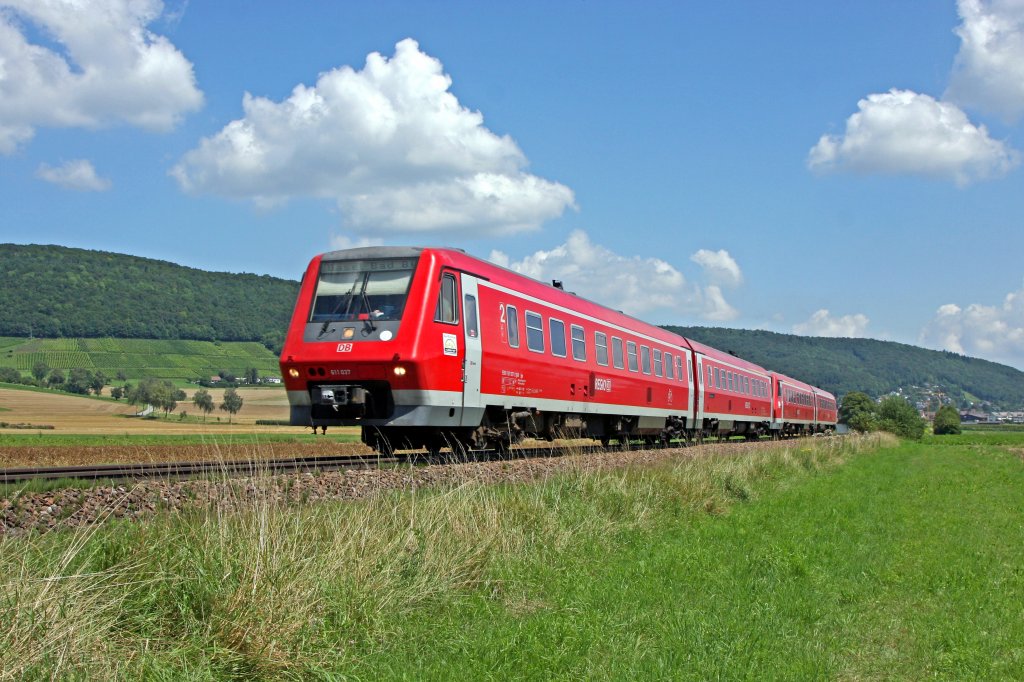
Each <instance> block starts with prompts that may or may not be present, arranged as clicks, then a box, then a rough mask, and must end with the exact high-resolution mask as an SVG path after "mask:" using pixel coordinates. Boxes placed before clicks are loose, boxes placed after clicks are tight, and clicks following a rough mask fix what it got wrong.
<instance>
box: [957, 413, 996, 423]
mask: <svg viewBox="0 0 1024 682" xmlns="http://www.w3.org/2000/svg"><path fill="white" fill-rule="evenodd" d="M960 421H961V422H964V423H965V424H990V423H995V422H998V421H999V420H998V419H997V418H996V417H995V415H991V414H988V413H987V412H976V411H974V410H965V411H963V412H961V413H960Z"/></svg>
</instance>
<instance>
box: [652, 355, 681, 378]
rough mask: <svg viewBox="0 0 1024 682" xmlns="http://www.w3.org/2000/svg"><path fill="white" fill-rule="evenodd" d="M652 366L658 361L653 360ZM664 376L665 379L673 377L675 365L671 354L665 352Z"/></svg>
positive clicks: (674, 376)
mask: <svg viewBox="0 0 1024 682" xmlns="http://www.w3.org/2000/svg"><path fill="white" fill-rule="evenodd" d="M654 366H655V368H657V366H658V363H657V362H655V363H654ZM665 378H666V379H675V378H676V366H675V364H673V360H672V354H671V353H665Z"/></svg>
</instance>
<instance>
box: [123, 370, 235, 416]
mask: <svg viewBox="0 0 1024 682" xmlns="http://www.w3.org/2000/svg"><path fill="white" fill-rule="evenodd" d="M124 395H125V398H126V399H127V400H128V402H129V403H130V404H132V405H152V406H153V407H154V408H155V409H160V410H163V412H164V416H165V417H166V416H167V415H169V414H170V413H171V412H174V410H175V409H177V407H178V403H179V402H181V401H182V400H185V398H186V397H187V396H186V395H185V391H183V390H181V389H180V388H175V387H174V384H172V383H171V382H170V381H168V380H167V379H143V380H142V381H140V382H139V385H138V386H131V385H130V384H129V385H127V386H125V394H124ZM243 402H244V399H243V398H242V396H240V395H238V391H236V390H235V389H234V388H229V389H227V390H225V391H224V397H223V398H222V399H221V403H220V409H222V410H224V411H225V412H227V413H228V422H229V423H230V422H231V419H232V417H234V416H235V415H236V414H238V411H239V410H241V409H242V403H243ZM192 404H193V405H195V406H196V407H197V408H198V409H199V410H200V411H202V413H203V421H206V417H207V416H208V415H209V414H210V413H211V412H213V407H214V400H213V396H212V395H210V392H209V391H207V390H206V389H205V388H201V389H199V390H198V391H196V392H195V394H194V395H193V396H192Z"/></svg>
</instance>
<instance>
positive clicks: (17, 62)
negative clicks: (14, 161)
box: [0, 0, 203, 154]
mask: <svg viewBox="0 0 1024 682" xmlns="http://www.w3.org/2000/svg"><path fill="white" fill-rule="evenodd" d="M162 9H163V5H162V4H161V3H160V2H159V1H158V0H96V1H94V2H75V1H73V0H0V154H10V153H12V152H14V151H15V150H16V149H17V148H18V147H19V146H20V145H22V144H24V143H26V142H28V141H29V140H31V139H32V137H33V135H34V134H35V130H36V128H38V127H41V126H48V127H58V128H68V127H84V128H98V127H102V126H107V125H113V124H117V123H128V124H131V125H135V126H139V127H141V128H144V129H147V130H154V131H166V130H169V129H170V128H172V127H173V126H174V125H175V124H176V123H177V122H178V120H179V119H180V118H181V117H182V115H184V114H185V113H188V112H190V111H194V110H196V109H198V108H199V107H200V106H202V103H203V95H202V93H201V92H200V91H199V89H198V88H197V87H196V83H195V76H194V74H193V72H192V64H191V63H190V62H189V61H188V60H187V59H185V57H184V56H183V55H182V54H181V52H179V51H178V49H177V48H175V47H174V45H172V44H171V43H170V42H169V41H168V40H167V39H166V38H165V37H163V36H159V35H156V34H154V33H153V32H151V31H149V30H148V29H147V28H146V26H147V25H149V24H150V23H152V22H153V21H154V20H156V19H157V18H158V17H159V16H160V13H161V11H162ZM33 31H35V32H38V33H41V34H42V35H45V36H46V37H47V38H49V39H51V40H52V42H53V44H54V46H49V45H42V44H38V43H32V42H30V41H29V38H28V36H29V35H32V34H33V33H32V32H33ZM57 46H59V47H57Z"/></svg>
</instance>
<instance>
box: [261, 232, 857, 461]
mask: <svg viewBox="0 0 1024 682" xmlns="http://www.w3.org/2000/svg"><path fill="white" fill-rule="evenodd" d="M281 373H282V375H283V376H284V383H285V386H286V387H287V389H288V398H289V402H290V405H291V423H292V424H294V425H303V426H312V427H313V428H314V430H315V429H316V428H317V427H321V428H323V429H324V430H325V431H326V427H328V426H353V425H355V426H361V427H362V434H363V440H364V441H365V442H366V443H368V444H369V445H371V446H372V447H374V448H375V449H378V450H388V449H391V448H395V449H400V448H426V449H428V450H430V451H434V452H436V451H437V450H439V449H440V448H442V447H446V446H453V447H465V448H471V449H476V448H484V447H497V448H507V447H509V446H510V445H512V444H514V443H516V442H518V441H520V440H521V439H522V438H524V437H526V436H531V437H537V438H544V439H551V438H555V437H590V438H594V439H597V440H600V441H601V442H602V443H608V442H609V441H611V440H619V441H624V440H627V439H630V440H631V439H641V438H642V439H645V440H648V441H657V440H661V441H673V440H679V439H682V440H686V441H691V440H700V439H702V438H705V437H709V436H714V437H723V436H732V435H742V436H746V437H748V438H750V439H753V438H757V437H759V436H763V435H772V436H781V435H795V434H806V433H818V432H824V431H828V430H831V429H833V428H834V427H835V423H836V416H837V415H836V401H835V396H833V395H832V394H830V393H828V392H826V391H823V390H821V389H818V388H815V387H813V386H810V385H808V384H805V383H803V382H801V381H798V380H796V379H791V378H790V377H787V376H784V375H781V374H778V373H776V372H770V371H768V370H766V369H764V368H763V367H760V366H758V365H755V364H754V363H751V362H748V361H746V360H743V359H741V358H738V357H735V356H734V355H731V354H729V353H723V352H722V351H719V350H716V349H714V348H711V347H709V346H705V345H703V344H700V343H697V342H696V341H691V340H689V339H686V338H683V337H681V336H678V335H676V334H672V333H670V332H668V331H666V330H664V329H661V328H660V327H656V326H654V325H649V324H646V323H644V322H641V321H639V320H636V319H634V318H632V317H629V316H628V315H624V314H623V313H620V312H616V311H614V310H610V309H608V308H605V307H603V306H601V305H598V304H596V303H593V302H591V301H588V300H586V299H583V298H580V297H578V296H576V295H574V294H572V293H569V292H566V291H563V290H561V288H560V287H558V286H553V285H548V284H543V283H541V282H538V281H536V280H533V279H531V278H529V277H525V276H523V275H520V274H518V273H515V272H512V271H510V270H507V269H505V268H502V267H499V266H497V265H494V264H493V263H489V262H486V261H483V260H480V259H477V258H473V257H472V256H469V255H467V254H465V253H463V252H462V251H459V250H455V249H439V248H413V247H370V248H359V249H347V250H344V251H334V252H331V253H326V254H323V255H320V256H317V257H315V258H313V260H312V261H311V262H310V264H309V267H308V268H307V270H306V273H305V276H304V277H303V280H302V286H301V290H300V292H299V297H298V301H297V303H296V306H295V312H294V314H293V316H292V321H291V325H290V326H289V329H288V336H287V338H286V340H285V344H284V349H283V351H282V353H281Z"/></svg>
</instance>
